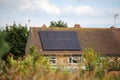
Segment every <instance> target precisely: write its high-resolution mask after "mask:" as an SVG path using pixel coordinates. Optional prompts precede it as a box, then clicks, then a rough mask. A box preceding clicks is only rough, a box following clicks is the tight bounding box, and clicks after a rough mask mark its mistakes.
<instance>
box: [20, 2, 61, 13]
mask: <svg viewBox="0 0 120 80" xmlns="http://www.w3.org/2000/svg"><path fill="white" fill-rule="evenodd" d="M20 9H22V10H27V9H33V10H34V9H35V10H43V11H45V12H46V13H48V14H59V13H60V9H59V7H57V6H56V5H55V4H54V3H52V2H50V0H27V2H26V4H24V5H22V6H21V7H20Z"/></svg>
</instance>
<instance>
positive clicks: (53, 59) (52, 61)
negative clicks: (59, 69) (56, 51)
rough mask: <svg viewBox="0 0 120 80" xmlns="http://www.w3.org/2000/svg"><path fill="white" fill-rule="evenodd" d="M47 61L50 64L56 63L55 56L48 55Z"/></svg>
mask: <svg viewBox="0 0 120 80" xmlns="http://www.w3.org/2000/svg"><path fill="white" fill-rule="evenodd" d="M49 62H50V64H51V65H56V56H50V57H49Z"/></svg>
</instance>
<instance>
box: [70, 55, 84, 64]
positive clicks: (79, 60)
mask: <svg viewBox="0 0 120 80" xmlns="http://www.w3.org/2000/svg"><path fill="white" fill-rule="evenodd" d="M70 58H71V59H72V60H71V62H70ZM75 58H76V59H75ZM73 60H76V61H77V62H76V63H74V62H73ZM82 61H83V57H82V56H70V57H68V64H73V65H76V64H78V63H80V62H82Z"/></svg>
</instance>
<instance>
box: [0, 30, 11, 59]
mask: <svg viewBox="0 0 120 80" xmlns="http://www.w3.org/2000/svg"><path fill="white" fill-rule="evenodd" d="M5 37H6V32H5V31H2V30H0V58H1V57H3V56H4V55H5V53H7V52H8V50H9V45H8V43H7V42H6V41H5Z"/></svg>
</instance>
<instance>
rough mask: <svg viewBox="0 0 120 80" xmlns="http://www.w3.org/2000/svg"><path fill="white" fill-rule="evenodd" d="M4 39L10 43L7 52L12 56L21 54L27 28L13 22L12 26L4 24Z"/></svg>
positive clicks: (23, 50) (22, 53)
mask: <svg viewBox="0 0 120 80" xmlns="http://www.w3.org/2000/svg"><path fill="white" fill-rule="evenodd" d="M5 31H6V34H7V37H6V40H7V42H8V43H9V45H10V50H9V53H12V54H13V55H14V56H17V57H18V56H23V55H24V54H25V46H26V42H27V36H28V30H27V27H26V26H22V25H21V24H19V25H18V26H17V25H16V23H15V22H14V24H13V25H12V26H8V25H7V26H6V30H5Z"/></svg>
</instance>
